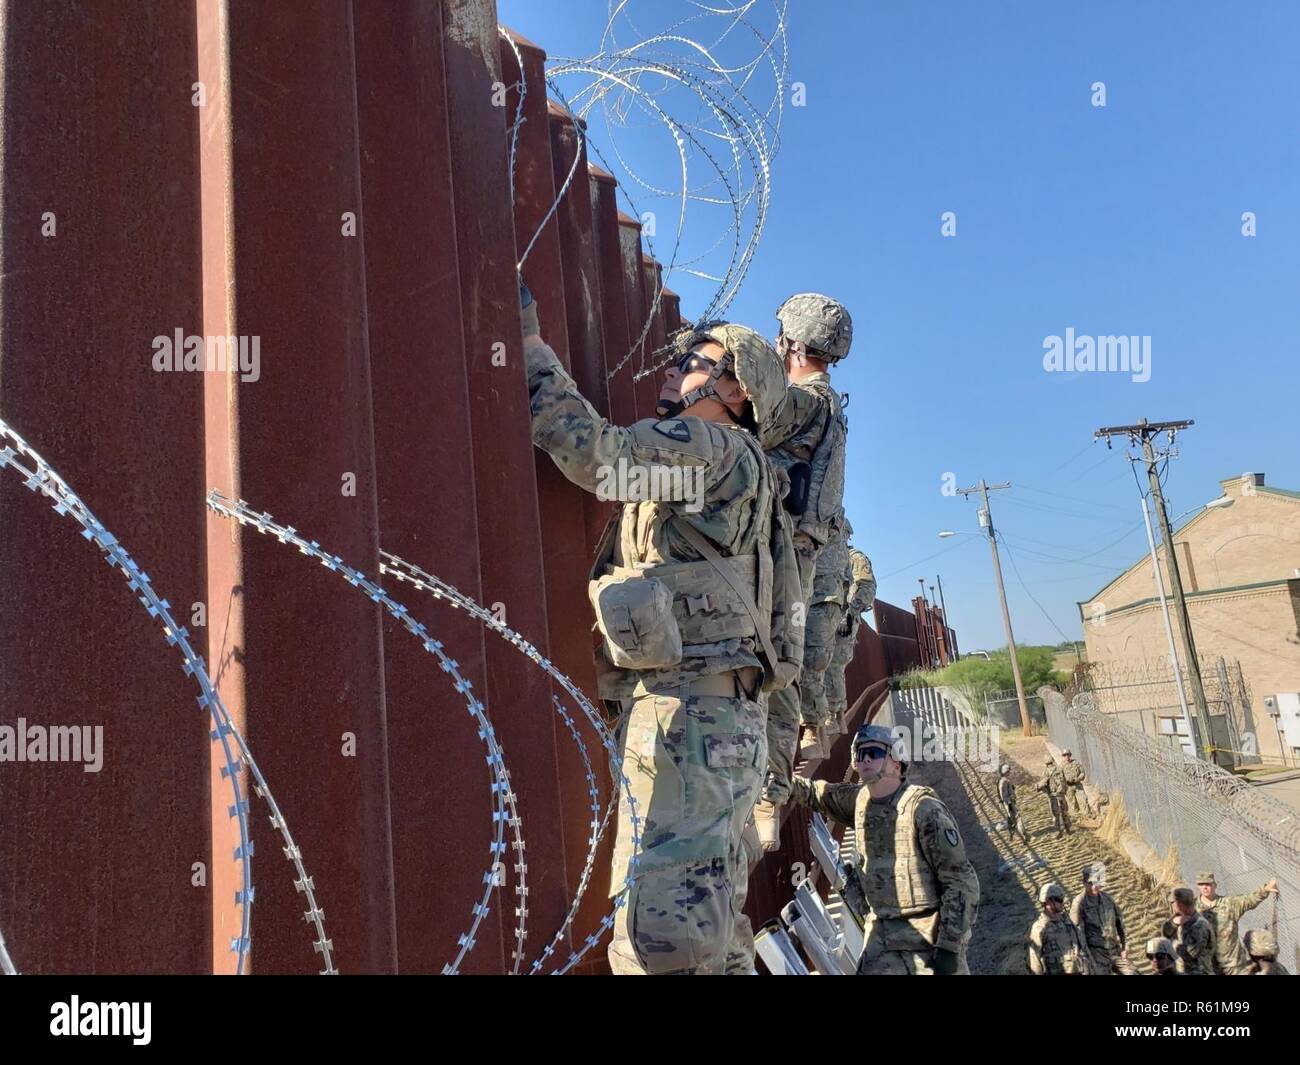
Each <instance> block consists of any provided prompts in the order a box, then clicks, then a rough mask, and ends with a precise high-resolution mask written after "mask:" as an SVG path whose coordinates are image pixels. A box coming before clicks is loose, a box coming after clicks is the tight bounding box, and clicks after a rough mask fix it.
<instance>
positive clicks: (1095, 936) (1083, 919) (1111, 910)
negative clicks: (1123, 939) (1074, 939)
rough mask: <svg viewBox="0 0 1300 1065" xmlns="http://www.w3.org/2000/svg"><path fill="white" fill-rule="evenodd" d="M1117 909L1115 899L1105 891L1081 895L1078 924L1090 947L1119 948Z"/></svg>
mask: <svg viewBox="0 0 1300 1065" xmlns="http://www.w3.org/2000/svg"><path fill="white" fill-rule="evenodd" d="M1118 916H1119V915H1118V911H1117V910H1116V909H1115V900H1114V899H1112V898H1111V897H1110V896H1109V895H1107V894H1106V893H1105V892H1102V894H1100V895H1098V896H1096V897H1095V898H1094V897H1093V896H1091V895H1087V894H1085V895H1083V896H1082V898H1081V900H1080V902H1079V924H1080V927H1081V928H1082V929H1083V934H1084V937H1085V938H1086V939H1087V941H1088V946H1090V947H1102V948H1104V949H1106V950H1119V947H1120V943H1119V927H1118Z"/></svg>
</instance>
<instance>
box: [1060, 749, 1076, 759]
mask: <svg viewBox="0 0 1300 1065" xmlns="http://www.w3.org/2000/svg"><path fill="white" fill-rule="evenodd" d="M1072 756H1073V752H1072V751H1071V750H1070V748H1069V747H1066V748H1065V749H1064V750H1063V751H1061V757H1062V758H1070V757H1072Z"/></svg>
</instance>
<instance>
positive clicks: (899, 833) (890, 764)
mask: <svg viewBox="0 0 1300 1065" xmlns="http://www.w3.org/2000/svg"><path fill="white" fill-rule="evenodd" d="M853 758H854V764H855V768H856V769H857V773H858V778H859V781H860V782H859V783H857V784H832V783H829V782H828V781H825V780H809V779H807V778H806V777H802V776H798V775H796V776H794V777H793V779H792V785H793V787H792V789H791V793H790V794H791V799H792V800H793V801H795V802H798V803H803V804H804V805H806V806H810V807H812V808H813V809H814V810H817V811H819V812H820V813H822V814H825V815H826V816H827V817H830V818H832V819H834V820H836V821H838V822H840V824H842V825H846V826H848V827H850V828H852V829H853V832H854V838H855V841H856V843H857V853H858V862H859V867H858V870H857V874H858V875H857V879H858V881H859V883H860V885H861V888H862V893H863V895H865V897H866V901H867V903H868V904H869V905H870V907H871V912H872V915H873V920H872V921H871V924H870V926H869V931H868V933H867V941H866V945H865V946H864V947H863V950H862V957H861V958H860V959H859V961H858V970H857V971H858V975H859V976H878V975H892V976H908V975H911V976H930V975H934V976H965V975H968V974H969V972H970V969H969V968H968V967H967V964H966V947H967V945H968V944H969V942H970V936H971V929H972V928H973V927H974V925H975V915H976V911H977V909H978V907H979V898H980V886H979V880H978V878H977V877H976V875H975V867H974V866H973V865H971V863H970V861H969V860H968V859H967V857H966V847H965V844H964V843H963V842H962V838H961V833H959V832H958V831H957V823H956V822H955V821H954V820H953V818H952V815H951V814H950V813H949V812H948V808H947V807H946V806H945V805H944V804H943V801H942V800H941V799H940V798H939V796H938V795H936V794H935V793H934V791H933V790H932V789H930V788H927V787H923V786H921V785H917V784H909V783H908V782H907V765H908V753H907V749H906V746H905V744H904V743H903V741H902V740H901V739H898V738H896V737H895V736H894V733H893V732H892V731H891V730H890V729H889V728H887V727H885V726H884V725H863V726H862V727H861V728H860V729H858V731H857V734H856V735H855V736H854V738H853Z"/></svg>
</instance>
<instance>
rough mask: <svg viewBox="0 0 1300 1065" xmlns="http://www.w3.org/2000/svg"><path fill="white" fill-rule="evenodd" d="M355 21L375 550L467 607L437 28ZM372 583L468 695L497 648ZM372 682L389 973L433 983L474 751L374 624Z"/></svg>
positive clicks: (446, 706)
mask: <svg viewBox="0 0 1300 1065" xmlns="http://www.w3.org/2000/svg"><path fill="white" fill-rule="evenodd" d="M353 23H354V31H353V36H354V42H355V49H356V61H357V108H358V114H359V120H360V130H361V164H360V166H361V192H362V200H363V202H364V204H365V217H364V218H363V219H362V222H363V225H364V232H365V241H366V245H365V246H366V252H367V255H366V297H367V304H368V308H369V314H368V328H369V336H370V351H371V375H372V381H373V397H374V421H375V465H376V471H377V483H378V493H377V495H378V510H379V542H380V544H381V546H382V547H383V548H384V549H385V550H387V551H391V552H392V553H393V554H395V555H398V556H399V557H401V558H403V559H405V560H406V561H408V562H411V563H413V564H415V565H417V566H419V567H421V568H422V569H424V570H427V571H428V572H430V573H433V574H435V575H437V576H438V577H441V578H442V579H444V580H446V581H447V582H448V583H450V584H452V585H454V586H455V587H456V588H458V589H460V590H461V591H462V592H464V593H465V594H467V595H470V596H473V597H474V598H481V588H480V585H479V539H480V533H479V529H478V521H477V507H476V496H475V485H474V479H473V477H472V476H469V475H468V474H467V473H466V466H467V464H468V459H469V456H470V455H471V453H472V451H473V445H472V440H471V425H470V411H469V392H468V384H467V375H466V367H465V338H464V335H463V333H462V323H461V288H460V277H459V261H458V258H457V255H456V240H455V213H454V210H453V204H452V194H451V188H452V160H451V158H450V156H449V153H448V151H447V135H448V130H447V121H448V119H447V102H446V97H445V93H444V88H443V80H444V79H443V61H442V14H441V10H440V8H439V7H438V5H436V4H433V5H430V4H426V3H422V2H419V0H397V2H394V3H391V4H384V5H382V6H381V5H373V4H363V5H356V6H355V7H354V8H353ZM397 101H400V104H399V103H397ZM384 583H385V585H386V587H388V588H389V589H390V592H391V594H393V595H394V597H395V598H397V599H398V600H400V601H401V602H403V603H405V604H406V605H407V607H409V608H410V610H411V612H412V613H413V614H414V615H415V616H416V617H417V618H418V619H419V620H420V621H422V622H424V623H425V624H426V625H427V626H428V628H429V631H430V633H431V634H432V635H433V636H434V637H435V638H437V639H439V640H441V641H442V642H443V644H444V646H445V649H446V652H447V654H448V655H450V656H451V657H452V658H453V659H455V660H456V661H457V662H458V663H459V669H460V672H461V673H462V674H463V675H464V676H466V677H467V678H468V679H469V680H470V682H471V683H472V684H473V685H474V688H475V690H477V691H478V692H479V693H480V694H482V693H483V692H484V690H485V672H484V669H485V666H484V641H485V640H497V637H496V636H494V635H491V634H489V633H488V632H487V631H486V630H485V629H484V627H483V626H482V625H481V624H480V623H479V622H478V621H477V620H475V619H473V618H469V617H466V616H465V614H464V613H463V612H461V611H459V610H456V609H452V608H451V607H449V606H447V605H445V604H443V603H439V602H437V601H435V600H434V599H433V598H432V597H431V596H430V595H429V594H428V593H427V592H424V591H421V590H418V589H415V588H413V587H412V586H411V585H409V584H403V583H401V582H397V581H394V580H392V579H387V580H385V582H384ZM384 686H385V702H386V704H387V709H388V747H389V767H390V783H389V795H390V803H391V808H392V833H393V875H394V882H393V891H394V900H395V908H396V913H397V956H398V962H399V965H400V968H401V971H402V972H404V973H428V972H435V973H436V972H439V971H441V969H442V967H443V966H444V965H445V964H447V963H448V962H449V961H450V960H452V959H453V958H454V957H455V955H456V953H457V949H458V948H457V937H458V936H459V935H460V934H461V933H463V932H464V931H465V929H466V927H467V925H468V923H469V911H470V907H471V906H472V905H473V904H474V903H475V902H476V901H477V900H478V898H479V897H480V895H481V893H482V883H481V881H480V880H479V877H480V875H481V874H482V873H483V872H484V870H485V869H486V868H488V866H489V858H490V855H489V853H488V842H489V840H490V838H491V818H492V803H491V798H490V793H489V791H488V781H487V775H486V773H485V771H484V765H483V746H482V744H481V743H480V742H479V740H478V738H477V736H476V735H475V723H474V720H473V719H472V718H471V717H470V716H469V715H468V714H467V713H466V710H465V700H464V698H463V697H462V696H461V695H459V694H458V693H457V692H456V691H455V690H454V689H453V687H452V685H451V683H450V678H448V677H447V676H446V675H445V674H443V673H442V672H441V670H440V669H439V668H438V663H437V662H436V660H435V659H434V657H433V656H432V655H430V654H428V653H427V652H426V651H424V650H423V649H422V648H421V647H420V646H419V644H418V643H417V642H416V641H415V640H413V639H412V638H411V636H410V635H409V633H407V632H406V631H404V629H403V627H402V626H401V625H400V624H399V623H398V622H396V621H394V620H393V619H392V618H387V617H386V618H385V621H384ZM505 864H506V865H508V864H509V861H508V859H507V860H506V862H505ZM509 899H510V895H509V894H508V893H506V892H504V891H498V893H497V895H496V896H495V903H494V905H493V908H492V910H491V911H490V912H489V915H488V917H487V919H486V920H485V921H484V923H483V925H482V926H481V927H480V929H479V931H478V944H477V946H476V948H475V949H474V950H473V951H472V952H471V953H470V954H469V955H468V957H467V959H466V962H465V964H464V966H463V967H462V971H464V972H468V973H499V972H501V971H503V969H505V968H508V966H507V963H506V958H507V953H508V951H507V948H506V947H505V945H504V941H503V938H502V936H503V931H502V926H503V924H504V923H507V922H510V919H511V917H512V915H511V912H510V906H509Z"/></svg>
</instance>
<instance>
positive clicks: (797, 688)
mask: <svg viewBox="0 0 1300 1065" xmlns="http://www.w3.org/2000/svg"><path fill="white" fill-rule="evenodd" d="M795 553H796V554H797V555H798V557H799V583H800V585H801V590H802V592H803V601H804V602H805V603H806V602H808V600H809V599H811V598H812V589H813V576H814V574H815V572H816V569H817V549H816V545H814V544H813V543H812V541H811V540H809V539H808V538H807V537H805V536H803V535H799V536H796V538H795ZM807 613H808V612H807V611H805V627H806V626H807ZM805 642H806V639H805ZM804 653H805V655H806V654H807V651H806V650H805V652H804ZM804 664H805V667H806V665H807V661H806V659H805V663H804ZM803 677H804V674H803V673H801V674H800V675H799V678H798V679H796V680H795V682H794V683H793V684H791V685H790V686H789V687H787V688H782V689H781V690H780V691H775V692H772V694H771V695H770V696H768V700H767V777H766V781H765V783H764V786H763V798H765V799H766V800H767V801H768V802H771V803H775V804H777V805H778V806H779V805H780V804H782V803H784V802H785V801H786V799H788V798H789V797H790V777H791V776H792V775H793V774H794V762H795V758H797V757H798V755H799V730H800V726H801V724H802V712H801V707H802V704H803V697H802V685H803Z"/></svg>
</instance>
